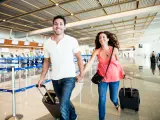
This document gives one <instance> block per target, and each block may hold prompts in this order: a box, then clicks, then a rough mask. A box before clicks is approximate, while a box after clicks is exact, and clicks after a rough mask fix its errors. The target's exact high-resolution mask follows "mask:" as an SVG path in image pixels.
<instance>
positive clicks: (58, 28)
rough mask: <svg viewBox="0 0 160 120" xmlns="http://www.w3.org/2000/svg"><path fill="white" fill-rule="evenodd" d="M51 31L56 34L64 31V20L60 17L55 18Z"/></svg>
mask: <svg viewBox="0 0 160 120" xmlns="http://www.w3.org/2000/svg"><path fill="white" fill-rule="evenodd" d="M52 28H53V31H54V32H55V34H56V35H61V34H63V33H64V30H65V29H66V27H65V25H64V22H63V20H62V19H56V20H55V21H54V23H53V27H52Z"/></svg>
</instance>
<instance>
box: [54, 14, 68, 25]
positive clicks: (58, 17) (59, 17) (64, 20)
mask: <svg viewBox="0 0 160 120" xmlns="http://www.w3.org/2000/svg"><path fill="white" fill-rule="evenodd" d="M56 19H62V20H63V22H64V25H66V19H65V18H64V16H62V15H58V16H55V17H54V18H53V24H54V21H55V20H56Z"/></svg>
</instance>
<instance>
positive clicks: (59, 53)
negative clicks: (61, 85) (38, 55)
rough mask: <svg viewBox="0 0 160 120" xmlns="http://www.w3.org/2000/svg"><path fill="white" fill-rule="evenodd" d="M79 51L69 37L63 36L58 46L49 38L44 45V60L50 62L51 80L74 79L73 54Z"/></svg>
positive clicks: (75, 41) (76, 44)
mask: <svg viewBox="0 0 160 120" xmlns="http://www.w3.org/2000/svg"><path fill="white" fill-rule="evenodd" d="M79 51H80V49H79V44H78V41H77V40H76V39H75V38H73V37H71V36H69V35H64V37H63V39H61V40H60V41H59V42H58V44H57V43H56V42H55V41H54V40H51V38H49V39H48V40H47V41H46V42H45V44H44V58H50V60H51V64H52V74H51V79H53V80H59V79H62V78H67V77H75V76H76V69H75V63H74V54H75V53H77V52H79Z"/></svg>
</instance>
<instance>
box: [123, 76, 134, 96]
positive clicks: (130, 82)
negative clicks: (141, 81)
mask: <svg viewBox="0 0 160 120" xmlns="http://www.w3.org/2000/svg"><path fill="white" fill-rule="evenodd" d="M125 76H126V75H124V77H123V91H124V96H125V85H124V79H125ZM133 76H134V73H133ZM130 81H131V82H130V84H131V96H132V95H133V94H132V80H131V79H130Z"/></svg>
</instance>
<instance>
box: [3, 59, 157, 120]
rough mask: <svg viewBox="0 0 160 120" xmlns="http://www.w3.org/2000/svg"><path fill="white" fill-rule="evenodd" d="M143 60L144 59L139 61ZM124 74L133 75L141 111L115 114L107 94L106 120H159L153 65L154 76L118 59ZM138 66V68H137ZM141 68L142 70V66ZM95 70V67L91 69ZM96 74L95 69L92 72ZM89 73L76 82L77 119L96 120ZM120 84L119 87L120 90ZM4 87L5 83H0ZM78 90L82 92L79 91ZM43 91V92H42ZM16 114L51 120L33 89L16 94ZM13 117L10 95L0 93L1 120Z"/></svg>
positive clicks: (29, 119) (26, 118)
mask: <svg viewBox="0 0 160 120" xmlns="http://www.w3.org/2000/svg"><path fill="white" fill-rule="evenodd" d="M141 59H142V60H143V59H144V58H141ZM121 62H122V64H123V65H124V69H125V71H126V73H127V74H130V75H131V76H132V75H133V74H134V79H133V80H132V83H133V87H134V88H137V89H138V90H139V92H140V99H141V103H140V110H139V112H135V111H133V110H128V109H124V110H121V111H120V112H117V111H116V109H115V108H114V105H113V104H112V102H111V101H110V97H109V93H107V105H106V108H107V111H106V120H160V76H159V69H158V67H157V66H156V69H155V72H154V74H153V73H152V70H151V69H150V67H149V66H148V65H146V66H145V65H137V64H136V63H135V61H134V60H131V59H126V60H121ZM139 66H140V67H139ZM142 66H143V67H142ZM93 69H94V67H93ZM92 72H93V73H94V72H95V71H94V70H93V71H92ZM90 76H91V72H89V73H88V74H87V75H86V76H85V79H84V82H83V83H77V85H76V88H75V90H74V92H73V95H72V102H73V104H74V105H75V107H76V111H77V113H78V120H98V109H97V105H98V93H97V86H96V85H94V84H92V83H91V82H90ZM38 78H39V76H37V75H36V76H31V77H30V78H28V82H27V83H29V84H34V83H36V82H37V79H38ZM21 84H22V86H25V85H26V80H24V81H23V80H22V81H21ZM122 85H123V84H122V81H121V85H120V88H121V87H122ZM0 86H1V87H2V86H3V87H4V86H5V84H4V83H0ZM125 86H126V87H129V86H130V80H125ZM47 87H48V88H49V89H52V84H51V83H47ZM80 91H81V92H80ZM43 92H45V91H44V90H43ZM16 106H17V113H19V114H22V115H23V120H53V119H54V118H53V117H52V116H51V115H50V114H49V112H48V111H47V109H46V108H45V106H44V105H43V103H42V96H41V94H40V93H39V91H38V90H37V89H36V88H32V89H29V90H27V91H25V92H19V93H16ZM10 114H12V96H11V94H10V93H4V92H1V93H0V120H4V119H5V118H6V116H8V115H10Z"/></svg>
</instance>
